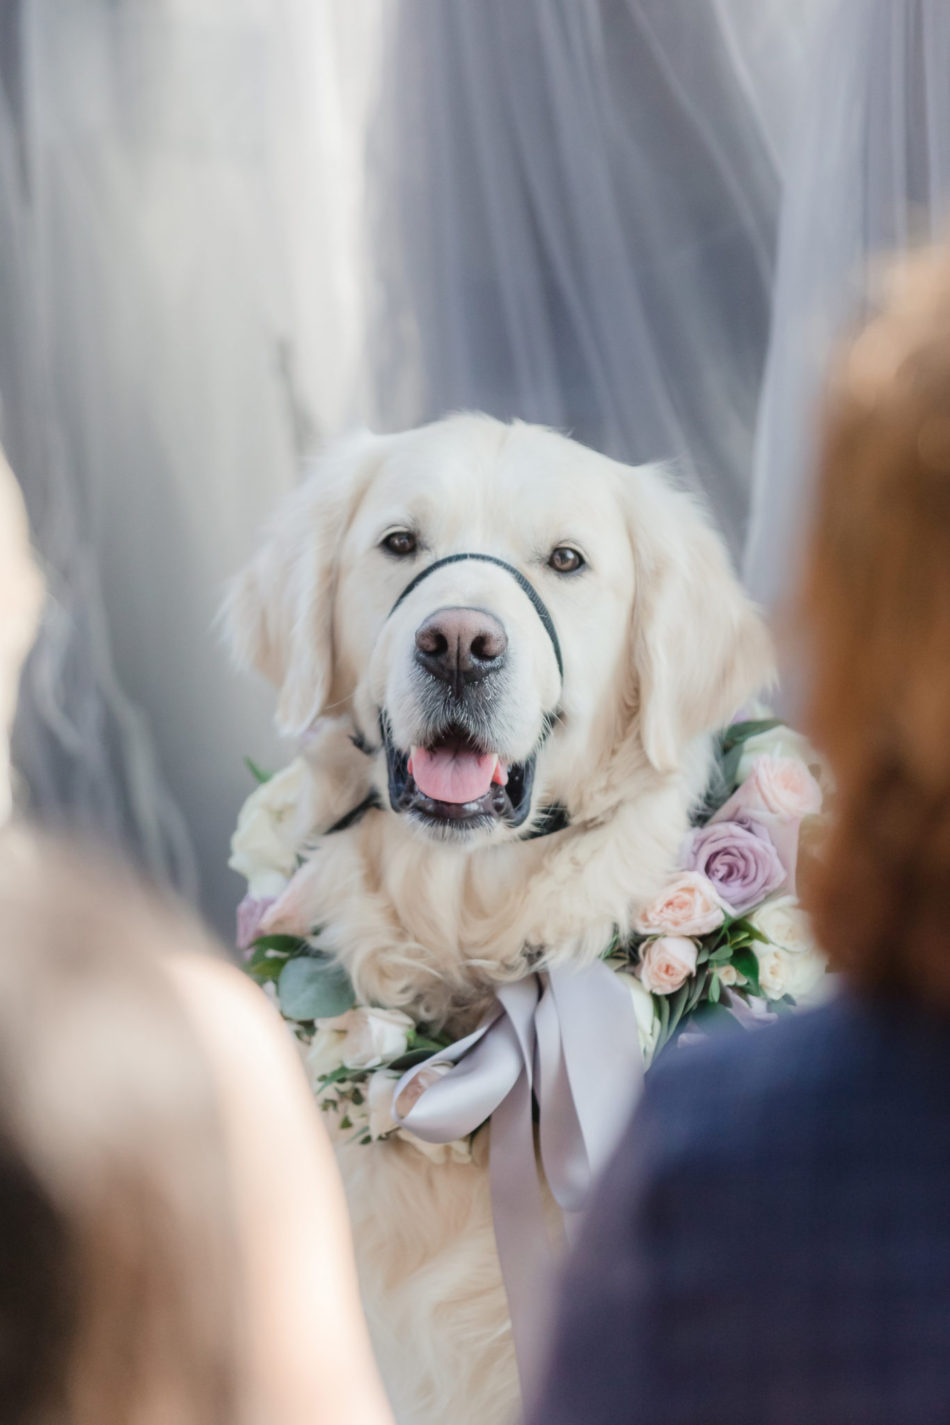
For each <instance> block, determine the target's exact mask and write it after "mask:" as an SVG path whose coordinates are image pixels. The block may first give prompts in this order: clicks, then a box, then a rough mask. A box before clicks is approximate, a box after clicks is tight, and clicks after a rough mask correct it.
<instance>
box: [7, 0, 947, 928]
mask: <svg viewBox="0 0 950 1425" xmlns="http://www.w3.org/2000/svg"><path fill="white" fill-rule="evenodd" d="M948 29H950V16H948V12H947V8H946V6H945V5H944V4H943V3H942V0H515V3H512V0H479V3H478V4H470V3H467V0H443V3H439V4H434V3H431V0H398V3H386V0H359V4H354V3H353V2H352V0H75V3H72V0H71V3H70V4H69V5H68V6H67V5H63V4H61V3H59V0H10V3H8V4H7V5H6V6H5V7H4V8H3V10H2V11H0V251H2V257H3V260H2V262H0V315H2V318H3V320H2V321H0V438H2V442H3V444H4V445H5V446H6V448H7V451H8V454H9V456H10V459H11V462H12V463H13V465H14V468H15V469H16V470H17V473H18V474H19V476H20V479H21V481H22V483H23V486H24V489H25V493H26V496H27V500H28V503H29V507H30V512H31V516H32V519H33V523H34V528H35V532H36V538H37V542H38V545H39V548H40V551H41V553H42V556H43V558H44V560H45V563H46V567H47V570H48V577H49V580H50V585H51V589H52V594H53V598H52V602H51V606H50V610H49V613H48V616H47V620H46V624H45V627H44V631H43V636H42V639H41V642H40V645H39V647H38V649H37V652H36V654H35V655H34V658H33V660H32V663H31V666H30V669H29V672H28V678H27V683H26V688H25V698H24V706H23V710H22V715H21V718H20V722H19V727H18V734H17V751H18V757H19V763H20V767H21V770H22V773H23V775H24V777H25V779H26V781H27V783H28V786H29V791H30V795H31V798H32V801H33V804H34V805H35V807H36V808H37V810H38V811H39V812H40V813H41V814H44V815H48V816H55V817H57V818H60V819H63V818H66V819H70V820H72V821H78V822H80V823H81V824H83V825H86V826H95V827H98V828H99V829H101V830H102V831H104V832H105V834H107V835H109V836H111V837H112V838H114V839H116V840H118V841H120V842H121V843H123V844H124V845H125V846H126V847H127V848H128V849H130V850H131V851H133V852H134V853H135V854H136V855H137V856H138V857H139V858H140V859H141V860H143V861H144V862H145V863H146V864H147V865H148V866H149V868H150V869H151V870H152V872H153V873H154V874H156V875H158V876H160V877H163V878H167V879H171V880H173V881H175V882H176V883H177V884H179V885H180V886H181V887H182V888H183V889H184V890H185V891H186V892H187V893H188V894H190V895H200V897H201V900H202V902H203V904H204V907H205V909H206V911H207V912H208V913H209V915H211V916H212V918H213V919H214V920H215V921H216V922H217V924H218V925H219V927H220V928H221V929H222V930H225V931H227V930H229V929H230V925H231V916H232V910H233V904H234V902H235V900H236V898H237V895H238V893H239V885H238V882H237V880H236V878H234V877H232V876H231V874H230V873H229V872H228V871H227V869H226V865H225V862H226V857H227V841H228V835H229V832H230V828H231V825H232V823H233V820H234V816H235V813H236V809H237V806H238V804H239V802H240V800H241V798H242V796H243V795H244V794H245V792H246V791H247V790H248V785H249V784H248V781H247V778H246V774H245V772H244V769H243V767H242V757H243V755H244V754H245V753H248V752H249V753H251V754H253V755H254V756H255V757H256V758H257V759H258V760H259V761H262V762H267V761H268V760H273V759H276V758H279V757H284V756H286V755H287V754H286V750H285V749H280V748H279V747H278V746H277V745H276V743H275V741H274V739H273V737H272V734H271V732H270V730H269V718H270V708H271V701H272V700H271V697H270V694H269V692H268V691H267V690H266V689H265V688H264V687H262V686H255V685H254V684H252V683H250V682H248V681H247V680H239V679H237V678H235V677H233V676H232V674H231V673H230V670H229V669H228V666H227V661H226V658H225V655H224V653H223V651H222V650H221V648H220V647H219V645H218V643H217V642H216V639H215V636H214V634H213V631H212V622H213V617H214V612H215V609H216V607H217V604H218V602H219V598H220V593H221V587H222V584H223V582H224V580H225V579H226V577H227V576H228V575H229V574H230V573H231V572H233V571H234V570H235V569H236V568H237V566H238V565H239V564H240V562H241V561H242V560H243V559H244V558H245V557H246V556H247V555H248V554H249V552H250V550H251V548H252V544H253V539H254V532H255V530H256V528H257V527H258V525H259V524H260V522H261V521H262V519H263V518H264V516H265V515H266V513H267V512H268V511H269V510H270V509H271V507H272V506H273V504H274V503H275V502H276V500H277V499H278V498H279V497H280V495H281V494H282V493H283V491H285V490H287V489H289V488H290V487H291V486H292V485H293V483H294V481H295V480H296V479H297V477H298V473H299V469H300V462H301V457H302V455H303V454H304V453H305V452H306V451H307V450H308V449H309V448H311V447H312V446H313V445H314V444H315V443H318V442H319V441H320V440H322V439H325V438H326V437H327V436H330V435H332V434H334V433H335V432H337V431H339V430H341V429H343V428H345V427H346V426H349V425H352V424H355V423H358V422H365V423H368V424H371V425H375V426H377V427H380V428H397V427H399V426H403V425H406V424H411V423H414V422H417V421H419V420H424V419H429V418H431V417H433V416H436V415H439V414H440V413H442V412H443V411H444V410H446V409H450V408H454V407H459V406H465V407H484V408H486V409H489V410H492V411H495V412H496V413H498V414H500V415H505V416H509V415H516V416H521V417H524V418H526V419H530V420H541V421H546V422H549V423H552V424H555V425H558V426H561V427H564V428H568V429H571V430H573V431H574V433H575V434H577V435H578V436H579V437H580V438H581V439H583V440H586V441H588V442H589V443H591V444H592V445H595V446H597V447H598V448H600V449H603V450H606V451H608V452H610V453H612V454H615V455H618V456H620V457H622V458H624V459H629V460H639V459H647V458H656V457H660V458H668V459H672V460H674V461H675V462H676V464H677V465H678V467H679V469H680V470H681V472H682V476H683V478H684V479H686V480H688V481H690V482H692V483H693V484H694V485H696V486H697V487H698V488H701V489H702V490H704V491H705V492H706V494H707V497H708V498H709V500H710V501H711V503H712V504H713V506H714V508H715V511H716V513H717V516H718V518H719V520H720V522H721V524H722V526H723V529H724V532H725V533H726V536H727V538H728V539H729V541H730V543H731V545H732V548H733V550H734V551H735V552H736V554H737V555H739V554H740V552H741V551H742V549H743V545H744V543H745V538H746V526H747V521H748V515H749V508H750V494H751V501H752V503H751V508H752V523H751V530H750V537H749V543H748V547H747V552H746V569H747V574H748V578H749V581H750V584H751V586H752V588H753V589H754V590H755V592H757V593H758V594H760V595H762V596H763V597H765V598H766V599H767V600H770V601H771V600H773V599H775V598H777V597H778V596H779V595H780V592H781V587H782V581H783V579H784V578H785V577H786V575H787V568H788V561H787V559H786V557H785V553H784V551H785V548H786V545H787V544H788V537H789V533H790V531H791V530H792V528H793V526H796V525H797V524H798V523H799V522H800V518H801V509H802V503H803V498H804V490H805V484H804V481H805V470H806V462H807V441H806V438H805V433H806V431H807V429H808V419H809V416H810V410H811V403H812V402H813V399H814V383H815V372H816V371H817V369H818V365H817V363H818V361H819V360H820V359H821V355H822V352H823V349H824V347H825V346H826V344H827V341H828V339H829V336H830V331H831V327H832V325H833V323H834V321H835V320H836V318H837V316H838V314H839V312H840V311H841V310H843V308H845V307H846V306H847V304H848V301H849V300H850V296H851V294H854V293H858V294H859V293H860V292H861V291H862V290H863V276H862V273H863V267H862V262H863V259H864V258H865V257H866V256H867V255H868V254H869V253H871V252H874V251H877V250H878V248H879V247H881V246H890V245H892V244H893V243H895V242H897V243H898V244H900V243H903V242H905V241H909V240H910V239H911V238H912V237H913V236H914V234H915V233H916V232H917V231H918V230H919V229H920V228H925V229H927V230H931V229H933V230H938V229H939V226H940V222H941V218H940V217H939V214H940V213H941V212H942V210H943V205H944V204H945V200H946V190H947V169H946V163H947V146H946V141H945V139H944V135H945V134H946V133H947V132H950V130H948V129H947V126H946V120H947V117H948V116H947V115H946V106H947V102H948V101H947V98H946V92H945V88H943V87H941V84H940V82H939V81H940V76H941V75H945V74H946V73H947V72H948V68H947V58H948V54H947V45H948ZM763 380H764V386H763Z"/></svg>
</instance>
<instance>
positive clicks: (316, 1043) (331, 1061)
mask: <svg viewBox="0 0 950 1425" xmlns="http://www.w3.org/2000/svg"><path fill="white" fill-rule="evenodd" d="M335 1023H336V1020H333V1019H328V1020H324V1021H323V1024H324V1026H325V1027H324V1028H322V1029H317V1031H316V1033H315V1034H314V1036H313V1038H312V1039H311V1041H310V1047H309V1049H308V1050H307V1051H306V1055H305V1062H306V1066H307V1074H308V1076H309V1079H310V1082H311V1084H312V1085H313V1087H314V1088H319V1086H320V1084H319V1081H320V1079H321V1077H322V1076H323V1075H324V1074H332V1073H333V1072H334V1070H335V1069H341V1068H342V1067H343V1043H344V1041H345V1039H346V1034H345V1033H343V1032H341V1031H339V1030H336V1029H332V1028H329V1027H327V1026H330V1025H333V1024H335Z"/></svg>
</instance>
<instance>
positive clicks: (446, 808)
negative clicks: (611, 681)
mask: <svg viewBox="0 0 950 1425" xmlns="http://www.w3.org/2000/svg"><path fill="white" fill-rule="evenodd" d="M465 560H480V561H482V562H484V563H486V564H494V565H496V566H497V567H498V568H501V569H504V570H505V572H506V573H507V574H509V575H511V577H512V578H513V579H514V580H515V581H516V583H517V584H518V586H519V588H520V589H521V590H522V592H523V593H524V594H526V595H527V597H528V599H529V600H530V602H531V604H532V606H533V607H534V610H535V612H536V613H537V615H538V618H539V619H540V621H541V625H542V627H543V628H544V631H545V633H546V634H547V636H548V638H549V639H550V642H551V648H552V651H553V653H554V658H555V661H556V663H557V669H558V674H559V675H560V677H561V678H563V675H564V664H563V660H562V657H561V645H560V642H559V640H558V636H557V630H556V629H555V627H554V620H553V619H552V618H551V615H550V613H549V611H548V609H547V606H546V605H545V603H544V601H543V599H542V598H541V596H540V594H539V593H538V591H537V590H536V589H535V587H534V585H533V584H531V583H530V581H529V580H528V579H526V578H525V576H524V575H523V574H522V573H521V571H520V570H519V569H516V568H515V567H514V566H513V565H511V564H508V563H506V562H505V560H503V559H498V558H496V557H495V556H494V555H491V554H469V553H465V554H449V555H447V556H446V557H445V558H444V559H437V560H436V561H435V562H434V563H433V564H430V565H429V566H428V568H426V569H423V570H421V571H420V573H418V574H417V575H416V576H415V578H413V579H411V580H410V582H409V583H408V584H407V585H406V587H405V588H404V589H403V591H402V593H401V594H400V595H399V598H398V599H397V600H396V602H395V603H394V604H393V606H392V609H391V610H390V613H389V617H392V615H393V614H394V613H395V612H396V610H397V609H398V608H399V606H400V605H401V604H402V603H403V601H404V600H405V599H406V598H408V596H409V595H410V594H411V593H412V592H413V590H414V589H416V588H418V586H419V585H420V584H421V583H422V581H423V580H424V579H427V578H428V577H429V575H430V574H434V573H435V572H436V570H437V569H442V568H444V567H445V566H446V565H448V564H457V563H461V562H463V561H465ZM507 652H508V640H507V636H506V634H505V630H504V628H503V627H502V625H501V623H500V622H499V621H498V619H497V618H495V616H494V615H493V614H491V613H489V612H488V610H486V609H479V608H466V607H457V606H456V607H446V608H441V609H437V610H436V611H435V612H434V613H432V614H430V615H429V617H428V618H426V619H425V620H424V622H423V623H422V624H420V626H419V628H418V629H417V630H416V634H415V651H414V657H415V661H416V664H417V666H418V668H419V669H420V670H421V671H422V672H423V673H424V674H425V675H426V677H427V680H429V681H428V682H427V686H429V687H430V689H431V694H430V712H431V710H432V709H434V710H435V712H434V715H432V716H431V717H430V721H431V724H432V726H433V727H434V728H435V729H436V730H435V732H434V734H433V735H432V736H430V737H429V738H427V740H426V744H425V745H419V746H414V747H412V748H410V749H409V750H408V751H403V750H401V749H399V748H398V747H396V746H395V744H394V742H393V739H392V734H391V729H390V726H389V722H388V720H387V718H386V716H385V714H384V713H381V714H380V729H381V732H382V738H383V744H384V747H385V749H386V761H387V769H388V775H389V800H390V804H391V806H392V809H393V811H395V812H409V813H411V814H412V815H413V816H415V817H417V818H418V819H419V820H421V821H423V822H426V823H428V824H429V825H432V826H436V827H440V828H442V829H452V828H454V829H457V830H471V829H473V828H476V827H487V826H489V825H492V824H494V823H498V822H501V823H503V824H505V825H508V826H512V827H517V826H520V825H521V824H522V823H523V822H524V821H525V820H526V818H527V816H528V813H529V811H530V809H531V791H532V786H533V782H534V771H535V762H536V759H537V750H536V751H535V752H534V753H532V755H531V756H530V757H529V758H528V759H527V760H526V761H525V762H521V763H510V764H508V763H503V762H502V761H501V760H500V758H499V756H498V755H497V752H496V751H494V750H493V749H492V748H491V747H490V745H489V743H490V736H489V719H490V712H491V700H492V688H493V686H496V685H495V684H493V682H492V680H493V678H497V676H498V675H499V674H501V673H502V672H503V670H504V667H505V660H506V657H507ZM552 720H553V715H551V716H549V717H548V718H547V719H546V720H545V727H544V730H543V733H542V738H541V740H543V736H544V735H545V734H546V732H547V729H548V728H549V726H550V723H551V721H552ZM539 748H540V742H539Z"/></svg>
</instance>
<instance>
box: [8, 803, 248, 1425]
mask: <svg viewBox="0 0 950 1425" xmlns="http://www.w3.org/2000/svg"><path fill="white" fill-rule="evenodd" d="M207 949H208V946H207V945H206V943H205V940H204V937H203V935H202V933H201V931H200V930H199V929H197V928H196V927H194V926H193V925H192V924H191V922H190V921H189V920H188V919H187V918H186V917H185V916H184V915H183V914H182V913H180V912H179V911H177V910H175V909H174V908H173V907H170V906H167V905H165V904H163V903H159V902H158V900H157V899H156V898H155V897H153V896H148V895H146V894H145V893H144V892H143V891H142V890H141V889H139V888H138V887H136V886H134V885H133V884H131V883H130V877H129V876H128V875H126V874H124V873H121V872H118V871H112V873H111V874H106V873H105V872H104V871H103V869H102V868H100V867H99V866H97V865H95V864H89V863H87V862H85V861H84V862H80V861H78V860H77V859H75V858H74V857H73V856H72V855H71V854H68V853H66V852H65V851H64V850H63V849H62V848H60V847H59V846H57V845H55V844H53V843H51V842H49V841H46V840H40V839H35V838H34V837H33V836H32V835H27V834H24V833H22V832H20V831H14V830H10V829H6V830H4V832H3V834H2V836H0V1418H2V1420H3V1422H4V1425H51V1422H54V1421H55V1422H59V1423H60V1425H66V1422H68V1425H166V1422H169V1425H170V1422H174V1425H235V1422H239V1421H241V1420H243V1419H244V1412H243V1408H242V1404H241V1400H240V1398H239V1392H240V1380H239V1366H240V1359H241V1354H242V1340H243V1337H242V1330H243V1322H242V1318H241V1316H240V1307H239V1302H240V1300H241V1293H242V1286H243V1283H242V1281H241V1272H240V1265H239V1253H238V1251H237V1241H236V1235H237V1234H236V1228H235V1226H234V1218H233V1212H232V1203H231V1193H230V1172H229V1162H228V1150H227V1142H226V1133H225V1129H224V1126H223V1120H222V1110H221V1105H220V1102H219V1095H218V1088H217V1082H216V1080H215V1077H214V1072H213V1069H212V1067H211V1066H210V1065H209V1063H208V1062H207V1059H206V1055H205V1053H204V1051H203V1049H202V1047H201V1044H200V1042H199V1036H198V1034H197V1032H196V1031H195V1029H194V1027H193V1025H192V1023H191V1021H190V1019H189V1016H188V1013H187V1009H186V1007H185V1005H183V1004H182V1003H181V1000H180V997H179V995H178V994H177V993H176V990H175V987H174V985H173V983H172V980H171V977H170V976H169V975H168V974H167V973H166V970H165V967H164V963H163V962H164V961H165V960H166V959H167V957H168V953H169V951H170V950H174V951H176V952H182V951H188V950H194V951H195V952H196V953H198V954H201V953H202V952H204V951H206V950H207Z"/></svg>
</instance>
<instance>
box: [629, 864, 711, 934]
mask: <svg viewBox="0 0 950 1425" xmlns="http://www.w3.org/2000/svg"><path fill="white" fill-rule="evenodd" d="M724 919H725V912H724V910H723V905H722V901H721V900H720V899H719V897H718V895H717V894H716V889H715V887H714V886H713V884H712V882H711V881H710V880H709V879H708V877H706V876H704V875H703V874H702V873H701V872H700V871H684V872H683V873H682V874H681V875H679V876H677V877H676V879H675V880H673V881H671V882H670V883H669V885H668V886H667V887H666V889H665V890H664V891H662V892H661V893H660V895H658V896H657V897H656V899H655V900H652V901H651V902H650V904H649V905H648V906H645V907H644V909H643V910H641V912H640V914H639V915H638V916H637V919H636V921H635V923H634V928H635V929H636V930H638V931H639V932H640V934H641V935H676V936H679V935H705V934H706V933H707V931H710V930H715V929H716V926H717V925H722V922H723V920H724Z"/></svg>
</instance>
